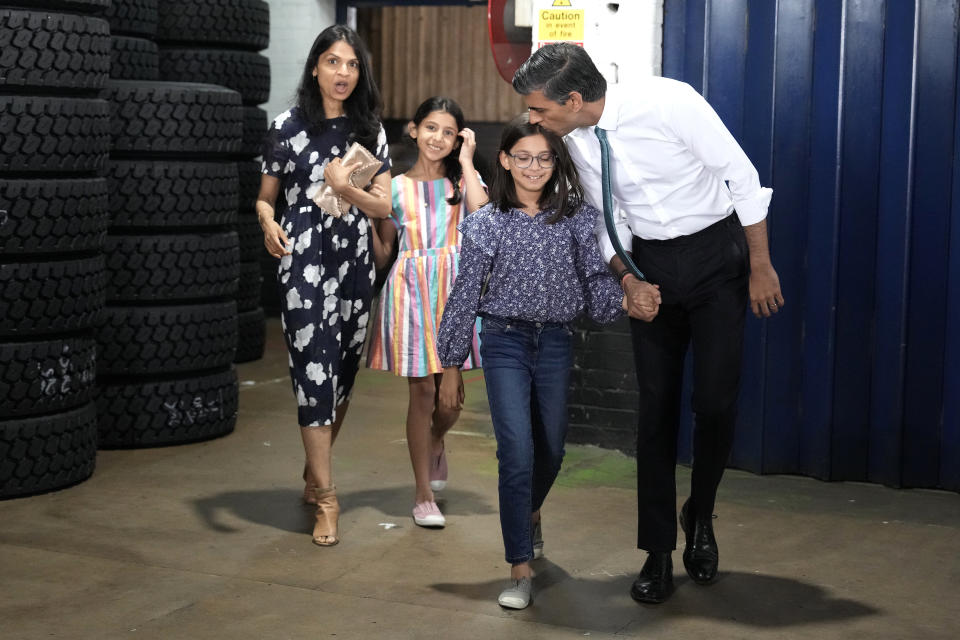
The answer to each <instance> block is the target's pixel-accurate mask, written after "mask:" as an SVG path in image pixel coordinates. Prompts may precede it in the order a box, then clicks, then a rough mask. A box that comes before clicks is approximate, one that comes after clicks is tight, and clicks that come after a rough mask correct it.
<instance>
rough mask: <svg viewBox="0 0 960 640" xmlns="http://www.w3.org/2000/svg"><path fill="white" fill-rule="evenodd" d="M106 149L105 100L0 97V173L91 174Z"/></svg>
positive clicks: (99, 166) (107, 120) (107, 122)
mask: <svg viewBox="0 0 960 640" xmlns="http://www.w3.org/2000/svg"><path fill="white" fill-rule="evenodd" d="M109 151H110V106H109V105H108V104H107V102H105V101H104V100H96V99H89V98H63V97H52V96H29V97H28V96H9V95H0V172H45V173H46V172H51V171H53V172H57V173H66V172H84V173H87V172H94V171H99V170H101V169H102V168H103V166H104V164H105V163H106V160H107V154H108V153H109ZM58 177H67V176H58Z"/></svg>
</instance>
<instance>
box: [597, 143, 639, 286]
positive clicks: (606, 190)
mask: <svg viewBox="0 0 960 640" xmlns="http://www.w3.org/2000/svg"><path fill="white" fill-rule="evenodd" d="M593 132H594V133H595V134H597V139H599V140H600V171H601V173H600V183H601V185H602V186H603V221H604V222H605V223H606V225H607V235H608V236H610V244H612V245H613V250H614V251H615V252H616V253H617V255H618V256H619V257H620V259H621V260H622V261H623V264H624V265H626V267H627V269H629V270H630V272H631V273H632V274H633V275H635V276H637V278H638V279H640V280H646V279H647V278H646V276H644V275H643V272H642V271H640V269H638V268H637V265H635V264H634V263H633V260H632V259H631V258H630V256H629V255H627V252H626V251H624V250H623V246H622V245H621V244H620V236H618V235H617V228H616V225H615V224H614V223H613V189H612V188H611V186H610V143H609V142H607V132H606V131H604V130H603V129H601V128H600V127H594V128H593Z"/></svg>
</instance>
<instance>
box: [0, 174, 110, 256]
mask: <svg viewBox="0 0 960 640" xmlns="http://www.w3.org/2000/svg"><path fill="white" fill-rule="evenodd" d="M109 219H110V214H109V210H108V196H107V181H106V180H105V179H103V178H79V179H76V180H0V255H2V256H11V255H19V254H45V253H56V254H61V253H73V252H77V251H99V250H101V249H102V248H103V241H104V238H105V237H106V235H107V223H108V221H109Z"/></svg>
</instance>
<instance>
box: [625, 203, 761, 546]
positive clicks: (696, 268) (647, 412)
mask: <svg viewBox="0 0 960 640" xmlns="http://www.w3.org/2000/svg"><path fill="white" fill-rule="evenodd" d="M633 257H634V261H635V262H636V263H637V266H638V267H639V268H640V270H641V271H643V272H644V274H645V275H646V276H647V279H648V280H649V281H650V282H651V283H653V284H658V285H660V294H661V298H662V304H661V306H660V312H659V314H658V315H657V317H656V318H655V319H654V320H653V322H650V323H646V322H643V321H640V320H631V323H630V326H631V331H632V337H633V350H634V362H635V363H636V370H637V382H638V385H639V390H640V412H639V414H640V417H639V426H638V429H637V523H638V528H637V529H638V533H637V546H638V547H639V548H640V549H645V550H647V551H670V550H672V549H675V548H676V543H677V513H676V512H677V488H676V475H675V472H676V460H677V433H678V430H679V425H680V395H681V388H682V385H683V364H684V358H685V356H686V353H687V349H688V347H689V346H691V345H692V347H693V412H694V415H695V426H694V433H693V477H692V481H691V488H690V502H691V504H690V506H691V508H692V509H693V511H691V513H694V514H696V516H697V517H698V518H709V517H711V516H712V514H713V507H714V501H715V499H716V495H717V486H718V485H719V484H720V478H721V477H722V476H723V470H724V467H725V466H726V463H727V460H728V458H729V456H730V447H731V445H732V444H733V427H734V422H735V421H736V415H737V394H738V392H739V387H740V363H741V352H742V348H743V326H744V318H745V315H746V309H747V301H748V279H749V255H748V249H747V242H746V238H745V236H744V233H743V227H742V226H741V225H740V221H739V219H738V218H737V216H736V214H735V213H734V214H732V215H730V216H729V217H727V218H725V219H724V220H721V221H720V222H717V223H715V224H713V225H711V226H709V227H707V228H706V229H703V230H701V231H698V232H697V233H695V234H692V235H689V236H682V237H679V238H674V239H672V240H643V239H641V238H634V241H633Z"/></svg>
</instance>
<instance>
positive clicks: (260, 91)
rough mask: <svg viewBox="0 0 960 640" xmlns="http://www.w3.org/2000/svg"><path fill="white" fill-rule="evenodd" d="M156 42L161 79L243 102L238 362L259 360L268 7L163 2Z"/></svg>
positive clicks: (235, 1) (250, 1)
mask: <svg viewBox="0 0 960 640" xmlns="http://www.w3.org/2000/svg"><path fill="white" fill-rule="evenodd" d="M157 40H158V42H159V44H160V77H161V78H162V79H163V80H167V81H176V82H183V81H186V82H203V83H211V84H222V85H224V86H226V87H229V88H230V89H233V90H235V91H237V92H238V93H239V94H240V96H241V98H242V100H243V139H242V142H241V144H240V147H239V149H238V150H237V154H236V156H235V159H236V162H237V171H238V176H239V180H240V188H239V196H240V197H239V204H238V209H237V224H236V227H235V228H236V231H237V235H238V237H239V241H240V281H239V287H238V292H237V298H236V300H237V320H238V335H239V341H238V343H237V354H236V359H235V362H247V361H250V360H257V359H259V358H261V357H263V350H264V341H265V337H266V325H265V321H264V311H263V308H262V307H261V304H260V299H261V284H262V282H263V280H264V279H263V277H262V275H261V273H262V269H263V267H262V266H261V261H262V259H263V258H262V256H265V255H266V252H265V251H264V249H263V233H262V232H261V230H260V225H259V224H258V223H257V214H256V210H255V208H254V203H255V202H256V198H257V191H258V189H259V185H260V163H259V162H258V161H257V160H255V158H256V156H258V155H260V148H261V144H262V141H263V137H264V134H265V133H266V130H267V114H266V112H265V111H264V110H263V109H261V108H260V107H259V106H257V105H259V104H262V103H264V102H266V101H267V100H268V99H269V97H270V62H269V60H268V59H267V58H266V57H265V56H263V55H261V54H260V53H259V52H260V51H262V50H263V49H266V47H267V45H268V44H269V40H270V8H269V5H268V4H267V3H266V2H264V1H263V0H160V1H159V23H158V26H157ZM267 258H269V256H267ZM273 273H276V271H275V270H274V272H273ZM273 281H275V277H272V278H270V280H269V282H273Z"/></svg>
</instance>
